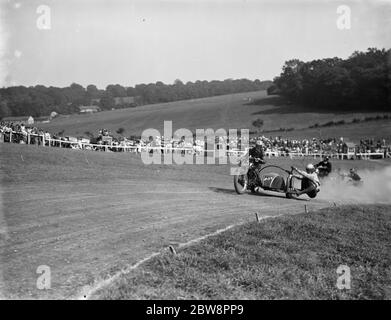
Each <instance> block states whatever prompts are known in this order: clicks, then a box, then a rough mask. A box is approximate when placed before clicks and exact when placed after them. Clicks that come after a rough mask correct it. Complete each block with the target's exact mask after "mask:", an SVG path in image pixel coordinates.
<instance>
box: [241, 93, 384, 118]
mask: <svg viewBox="0 0 391 320" xmlns="http://www.w3.org/2000/svg"><path fill="white" fill-rule="evenodd" d="M245 105H255V106H260V107H266V106H269V107H270V106H271V107H272V108H268V109H265V110H259V111H256V112H253V113H252V115H260V114H294V113H335V114H349V113H352V112H354V110H353V109H352V108H348V107H346V108H345V109H342V108H333V109H330V108H326V107H324V108H320V107H318V108H313V107H312V106H304V105H300V104H295V103H292V102H291V101H289V100H288V99H286V98H284V97H281V96H270V97H266V98H261V99H256V100H254V101H251V102H249V103H246V104H245ZM382 111H384V110H383V109H368V110H365V111H364V110H363V112H382Z"/></svg>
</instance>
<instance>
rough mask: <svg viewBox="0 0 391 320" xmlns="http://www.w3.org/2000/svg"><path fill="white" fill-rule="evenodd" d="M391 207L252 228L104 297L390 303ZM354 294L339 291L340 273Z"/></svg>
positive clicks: (198, 248)
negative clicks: (347, 275) (345, 271)
mask: <svg viewBox="0 0 391 320" xmlns="http://www.w3.org/2000/svg"><path fill="white" fill-rule="evenodd" d="M390 252H391V206H389V205H388V206H387V205H384V206H380V205H371V206H344V207H337V208H328V209H323V210H320V211H318V212H313V213H310V214H300V215H295V216H284V217H280V218H276V219H270V220H265V221H263V222H261V223H256V222H254V223H248V224H245V225H242V226H239V227H236V228H233V229H231V230H229V231H227V232H224V233H222V234H220V235H217V236H213V237H210V238H209V239H207V240H204V241H202V242H200V243H198V244H196V245H193V246H191V247H187V248H184V249H182V250H180V251H178V253H177V255H176V256H174V255H172V254H170V253H165V254H163V255H161V256H158V257H156V258H153V259H151V260H149V261H148V262H146V263H145V264H143V265H142V266H141V267H139V268H138V269H137V270H136V271H133V272H131V273H129V274H126V275H122V276H121V277H120V278H119V279H118V280H116V281H115V282H113V283H111V284H110V285H109V286H108V287H106V288H103V289H101V290H100V291H98V292H97V293H96V295H95V296H94V298H102V299H390V298H391V267H390V265H391V263H390V262H391V261H390V260H391V257H390ZM339 265H347V266H349V267H350V270H351V289H350V290H347V289H344V290H340V289H338V288H337V286H336V283H337V278H338V276H339V275H338V274H337V268H338V266H339Z"/></svg>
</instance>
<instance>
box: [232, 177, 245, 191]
mask: <svg viewBox="0 0 391 320" xmlns="http://www.w3.org/2000/svg"><path fill="white" fill-rule="evenodd" d="M234 186H235V191H236V193H238V194H243V193H245V192H246V191H247V186H248V178H247V174H242V175H236V176H234Z"/></svg>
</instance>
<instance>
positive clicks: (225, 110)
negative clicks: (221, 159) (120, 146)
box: [39, 91, 391, 138]
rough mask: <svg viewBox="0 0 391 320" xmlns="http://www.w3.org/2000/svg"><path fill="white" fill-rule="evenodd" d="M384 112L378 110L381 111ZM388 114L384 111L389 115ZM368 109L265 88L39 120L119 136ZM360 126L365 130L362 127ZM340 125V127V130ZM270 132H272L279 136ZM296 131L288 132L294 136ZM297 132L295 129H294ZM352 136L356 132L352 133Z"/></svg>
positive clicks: (285, 124)
mask: <svg viewBox="0 0 391 320" xmlns="http://www.w3.org/2000/svg"><path fill="white" fill-rule="evenodd" d="M382 114H384V113H382ZM389 114H390V113H389ZM368 115H371V114H370V113H341V114H335V113H326V112H325V113H313V112H310V111H308V110H302V109H300V108H299V109H297V107H296V106H293V105H290V104H287V103H286V101H285V100H284V99H281V98H279V97H276V96H272V97H270V96H267V94H266V91H256V92H250V93H240V94H232V95H224V96H217V97H212V98H202V99H194V100H186V101H177V102H171V103H162V104H152V105H145V106H141V107H137V108H128V109H121V110H113V111H104V112H100V113H96V114H89V115H71V116H60V117H59V118H56V119H54V120H53V121H52V122H50V123H47V124H39V126H41V127H42V128H44V129H45V130H48V131H49V132H52V133H56V132H60V131H62V130H64V135H77V136H79V135H80V136H82V135H84V136H86V132H90V133H92V134H94V135H96V134H97V132H98V130H99V129H100V128H106V129H108V130H110V131H111V132H112V133H113V134H114V135H116V133H115V132H116V130H118V129H119V128H124V129H125V131H124V135H125V136H130V135H141V133H142V131H143V130H145V129H147V128H156V129H158V130H160V132H161V133H162V134H163V122H164V121H165V120H171V121H173V128H174V130H175V129H178V128H188V129H190V130H193V131H194V130H195V129H197V128H204V129H206V128H213V129H219V128H225V129H229V128H238V129H241V128H247V129H250V130H255V128H254V127H253V126H252V122H253V121H254V120H255V119H256V118H261V119H263V120H264V127H263V129H264V130H273V129H279V128H295V129H303V128H308V126H310V125H312V124H315V123H325V122H327V121H330V120H335V121H337V120H342V119H344V120H347V121H351V120H352V119H353V118H364V117H365V116H368ZM372 115H373V114H372ZM389 124H391V121H389V120H387V121H386V122H385V125H384V128H383V131H380V132H379V131H378V130H377V129H378V123H377V122H371V123H369V124H367V123H361V124H358V125H357V128H358V129H357V132H356V130H355V129H354V128H355V125H353V127H352V125H350V127H349V128H353V131H352V130H351V131H350V132H352V135H355V136H356V135H360V134H361V135H362V136H363V137H368V136H369V137H375V138H376V137H377V133H379V134H380V137H383V136H385V135H386V136H387V137H391V132H390V129H389V127H390V126H389ZM362 128H365V130H364V131H363V129H362ZM340 129H341V128H340ZM321 131H322V132H321V133H322V135H323V136H327V135H328V134H333V136H334V134H336V135H337V136H339V135H340V132H338V134H337V133H335V128H332V127H331V128H322V130H321ZM318 132H319V130H310V131H309V134H313V135H314V136H319V133H318ZM280 134H281V132H280V133H273V134H272V135H280ZM295 134H296V132H288V133H287V135H289V136H294V135H295ZM299 134H300V131H299ZM357 137H358V136H357Z"/></svg>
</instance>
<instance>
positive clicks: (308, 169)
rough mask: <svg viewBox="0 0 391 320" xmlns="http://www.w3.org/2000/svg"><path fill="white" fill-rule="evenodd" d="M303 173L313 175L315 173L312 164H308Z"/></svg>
mask: <svg viewBox="0 0 391 320" xmlns="http://www.w3.org/2000/svg"><path fill="white" fill-rule="evenodd" d="M305 171H307V173H313V172H315V167H314V165H313V164H312V163H309V164H307V166H306V167H305Z"/></svg>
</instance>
